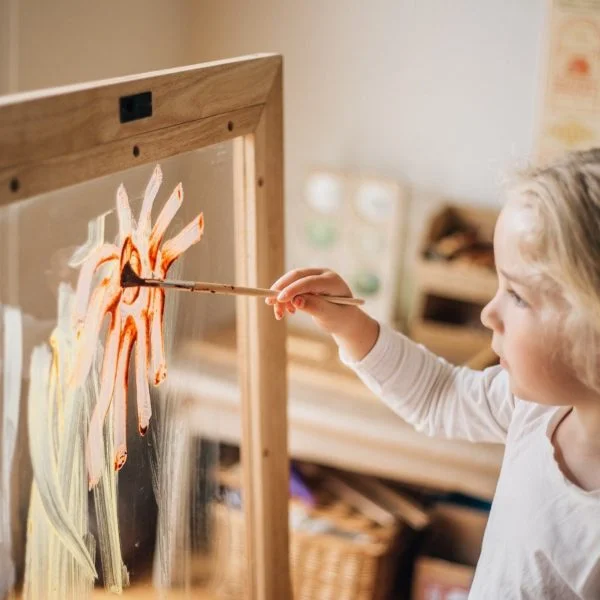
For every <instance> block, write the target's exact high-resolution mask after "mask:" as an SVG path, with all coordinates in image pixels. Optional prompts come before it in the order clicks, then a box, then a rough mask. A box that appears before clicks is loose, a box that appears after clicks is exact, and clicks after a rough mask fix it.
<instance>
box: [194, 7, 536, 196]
mask: <svg viewBox="0 0 600 600" xmlns="http://www.w3.org/2000/svg"><path fill="white" fill-rule="evenodd" d="M544 6H545V2H544V0H527V1H526V2H524V1H523V0H485V1H484V2H482V1H481V0H453V1H452V2H448V0H419V1H417V0H371V1H370V2H368V3H367V2H364V1H363V0H337V1H336V0H329V1H326V2H323V1H319V0H303V1H301V2H281V1H280V0H254V1H252V2H247V1H246V0H232V1H230V2H221V1H215V0H212V1H210V0H207V1H203V2H196V3H195V5H194V10H195V15H194V16H195V18H194V22H195V33H194V36H193V41H192V49H193V59H194V61H201V60H207V59H214V58H220V57H228V56H234V55H238V54H246V53H251V52H256V51H273V52H281V53H282V54H283V55H284V57H285V101H286V114H285V117H286V122H285V126H286V127H285V133H286V141H287V146H286V150H287V167H288V172H287V177H288V183H289V187H288V192H289V198H290V200H291V201H293V200H294V199H295V198H297V197H298V194H299V193H300V187H301V182H302V175H303V173H304V171H305V169H306V168H307V167H308V165H310V164H312V163H316V164H320V163H326V164H330V165H334V166H357V167H366V168H373V169H375V170H378V171H381V172H383V173H385V174H388V175H394V176H397V177H400V178H403V179H406V180H408V181H410V182H411V183H413V184H415V185H417V186H419V187H424V188H433V189H435V190H437V191H440V192H442V193H445V194H450V195H454V196H458V197H462V198H464V199H468V200H472V201H475V202H484V203H492V202H494V200H495V198H496V193H497V188H496V181H497V176H498V172H499V170H500V169H502V168H504V167H505V166H507V165H509V164H511V163H512V161H513V160H514V159H518V158H522V157H524V156H527V155H528V153H529V152H530V149H531V144H532V135H533V125H534V109H535V98H536V96H537V88H538V64H537V61H538V51H539V48H540V38H541V34H542V24H543V17H544V12H545V11H544Z"/></svg>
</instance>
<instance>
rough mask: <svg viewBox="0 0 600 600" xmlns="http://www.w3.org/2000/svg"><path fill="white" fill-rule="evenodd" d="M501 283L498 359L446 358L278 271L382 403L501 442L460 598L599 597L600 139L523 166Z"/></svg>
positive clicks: (279, 303)
mask: <svg viewBox="0 0 600 600" xmlns="http://www.w3.org/2000/svg"><path fill="white" fill-rule="evenodd" d="M494 251H495V258H496V268H497V272H498V278H499V288H498V291H497V293H496V296H495V297H494V298H493V300H492V301H491V302H490V303H489V304H488V305H487V306H486V307H485V308H484V310H483V313H482V316H481V319H482V321H483V323H484V325H485V326H486V327H488V328H490V329H491V330H492V332H493V341H492V347H493V349H494V351H495V352H496V353H497V354H498V356H499V357H500V365H499V366H494V367H491V368H488V369H486V370H485V371H474V370H470V369H467V368H464V367H454V366H451V365H450V364H448V363H447V362H446V361H444V360H443V359H441V358H439V357H437V356H435V355H433V354H431V353H430V352H428V351H427V350H425V349H424V348H423V347H422V346H419V345H417V344H415V343H414V342H411V341H410V340H408V339H407V338H406V337H404V336H403V335H402V334H400V333H398V332H395V331H393V330H392V329H391V328H389V327H386V326H383V325H381V326H380V325H379V324H378V323H377V322H376V321H375V320H374V319H372V318H370V317H369V316H368V315H367V314H365V313H364V312H362V311H361V310H360V309H359V308H357V307H351V306H339V305H335V304H331V303H328V302H327V301H326V300H323V299H322V298H318V297H316V296H314V295H311V294H316V293H324V294H331V295H351V291H350V289H349V287H348V286H347V285H346V283H345V282H344V281H343V280H342V279H341V278H340V277H339V276H338V275H336V274H335V273H333V272H331V271H328V270H325V269H299V270H295V271H291V272H289V273H287V274H286V275H284V276H283V277H281V279H279V280H278V281H277V282H276V283H275V284H274V285H273V289H276V290H280V294H279V296H278V297H277V299H276V300H273V299H268V300H267V303H269V304H273V306H274V311H275V316H276V318H277V319H281V318H282V317H283V316H284V314H285V313H286V312H289V313H293V312H295V310H296V309H299V310H303V311H305V312H307V313H309V314H310V315H312V316H313V318H314V320H315V321H316V323H317V324H318V325H319V326H320V327H321V328H322V329H323V330H325V331H326V332H328V333H330V334H331V335H332V336H333V338H334V339H335V341H336V342H337V344H338V346H339V349H340V357H341V359H342V361H343V362H344V363H346V364H347V365H349V366H350V367H351V368H352V369H353V370H354V371H355V372H356V373H357V374H358V376H359V377H360V378H361V379H362V381H363V382H364V383H365V384H366V385H367V386H368V387H369V388H370V389H371V390H372V391H373V392H374V393H375V394H377V395H378V396H379V397H380V398H381V399H382V400H383V401H384V402H385V403H386V404H387V405H388V406H389V407H390V408H391V409H392V410H394V411H395V412H397V413H398V414H399V415H400V416H401V417H403V418H404V419H405V420H406V421H408V422H409V423H411V424H412V425H413V426H414V427H415V428H416V429H417V430H419V431H422V432H424V433H426V434H427V435H431V436H433V435H440V436H446V437H451V438H459V439H467V440H470V441H474V442H502V443H504V444H506V450H505V455H504V460H503V465H502V470H501V474H500V478H499V480H498V485H497V489H496V494H495V498H494V502H493V506H492V510H491V513H490V518H489V522H488V526H487V530H486V533H485V537H484V541H483V548H482V552H481V557H480V559H479V563H478V566H477V570H476V574H475V578H474V580H473V585H472V588H471V592H470V595H469V598H472V599H477V600H510V599H513V598H514V599H517V598H518V599H534V598H544V599H552V600H570V599H574V598H582V599H585V600H599V599H600V149H599V150H590V151H586V152H578V153H573V154H571V155H569V156H568V157H566V158H565V159H563V160H562V161H560V162H558V163H556V164H554V165H551V166H549V167H547V168H543V169H537V170H531V171H529V172H527V173H525V174H524V175H523V176H522V177H520V178H519V181H518V182H517V183H516V184H515V185H513V186H512V187H511V189H510V190H509V193H508V200H507V202H506V204H505V206H504V208H503V210H502V211H501V214H500V217H499V219H498V223H497V225H496V231H495V236H494Z"/></svg>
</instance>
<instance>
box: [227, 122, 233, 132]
mask: <svg viewBox="0 0 600 600" xmlns="http://www.w3.org/2000/svg"><path fill="white" fill-rule="evenodd" d="M227 129H229V131H233V121H229V123H227Z"/></svg>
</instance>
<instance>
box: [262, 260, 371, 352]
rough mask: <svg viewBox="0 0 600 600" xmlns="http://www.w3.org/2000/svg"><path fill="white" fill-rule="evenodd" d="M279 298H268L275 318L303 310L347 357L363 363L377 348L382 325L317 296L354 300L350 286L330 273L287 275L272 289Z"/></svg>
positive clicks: (356, 310)
mask: <svg viewBox="0 0 600 600" xmlns="http://www.w3.org/2000/svg"><path fill="white" fill-rule="evenodd" d="M271 289H272V290H277V291H278V292H279V295H278V296H276V297H275V296H274V297H272V298H266V299H265V302H266V303H267V304H270V305H271V306H273V310H274V311H275V318H276V319H282V318H283V316H284V315H285V313H286V312H289V313H294V312H296V309H298V310H303V311H304V312H307V313H308V314H309V315H312V317H313V319H314V320H315V322H316V323H317V325H318V326H319V327H321V329H323V330H325V331H326V332H327V333H330V334H331V335H334V336H336V341H337V343H338V345H339V346H340V348H343V349H344V350H345V352H346V354H347V355H348V356H349V357H350V358H352V359H354V360H361V359H362V358H363V357H364V356H366V355H367V354H368V352H369V351H370V350H371V348H372V347H373V346H374V344H375V342H376V341H377V337H378V335H379V323H378V322H377V321H376V320H375V319H373V318H371V317H370V316H369V315H367V313H365V312H363V311H362V310H361V309H360V308H359V307H358V306H348V305H340V304H333V303H332V302H328V301H327V300H325V298H320V297H319V296H316V295H315V294H326V295H328V296H352V291H351V290H350V288H349V287H348V284H347V283H346V282H345V281H344V280H343V279H342V278H341V277H340V276H339V275H338V274H337V273H334V272H333V271H329V270H328V269H295V270H293V271H290V272H289V273H286V274H285V275H284V276H283V277H281V278H280V279H278V280H277V281H276V282H275V283H274V284H273V285H272V286H271Z"/></svg>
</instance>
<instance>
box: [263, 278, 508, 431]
mask: <svg viewBox="0 0 600 600" xmlns="http://www.w3.org/2000/svg"><path fill="white" fill-rule="evenodd" d="M273 289H277V290H281V293H280V295H279V297H278V299H277V300H278V301H275V300H272V299H268V300H267V302H268V303H269V304H273V305H274V310H275V316H276V317H277V318H282V317H283V315H284V314H285V312H286V311H288V312H294V311H295V310H296V309H299V310H304V311H305V312H307V313H309V314H311V315H312V316H313V318H314V320H315V322H316V323H317V324H318V325H319V326H320V327H321V328H322V329H324V330H325V331H327V332H328V333H330V334H331V335H332V336H333V337H334V339H335V340H336V342H337V343H338V345H339V347H340V356H341V358H342V360H343V361H344V362H345V363H346V364H347V365H349V366H350V367H351V368H352V369H354V371H355V372H356V373H357V374H358V376H359V377H360V378H361V379H362V381H363V382H364V383H365V384H366V385H367V386H368V387H369V388H370V389H371V390H372V391H373V392H374V393H375V394H376V395H378V396H379V397H380V398H381V399H382V400H383V401H384V402H385V403H386V404H388V406H390V408H392V409H393V410H394V411H395V412H397V413H398V414H399V415H400V416H402V417H403V418H404V419H405V420H406V421H408V422H409V423H411V424H412V425H413V426H414V427H415V428H416V429H417V430H419V431H423V432H424V433H426V434H428V435H442V436H446V437H450V438H461V439H469V440H472V441H490V442H503V441H504V440H505V438H506V432H507V430H508V425H509V423H510V420H511V417H512V412H513V409H514V397H513V396H512V394H511V393H510V390H509V386H508V380H507V377H506V374H505V372H504V371H503V370H502V369H500V367H492V368H490V369H486V370H485V371H483V372H481V371H474V370H471V369H467V368H464V367H454V366H452V365H450V364H449V363H447V362H446V361H445V360H443V359H441V358H440V357H438V356H435V355H434V354H432V353H431V352H429V351H427V350H426V349H425V348H423V347H422V346H419V345H417V344H415V343H414V342H412V341H411V340H409V339H408V338H407V337H405V336H403V335H402V334H400V333H398V332H395V331H392V330H391V329H390V328H388V327H385V326H383V327H380V326H379V324H378V323H377V321H375V320H374V319H372V318H371V317H369V316H368V315H366V314H365V313H364V312H363V311H361V310H360V309H359V308H357V307H353V306H339V305H334V304H331V303H329V302H327V301H326V300H323V299H321V298H317V297H315V296H313V295H311V294H315V293H321V294H331V295H351V292H350V289H349V288H348V286H347V284H346V283H345V282H344V281H343V279H342V278H341V277H340V276H339V275H337V274H335V273H333V272H331V271H327V270H323V269H302V270H296V271H291V272H290V273H287V274H286V275H284V276H283V277H282V278H281V279H279V280H278V281H277V282H276V283H275V284H274V285H273Z"/></svg>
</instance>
